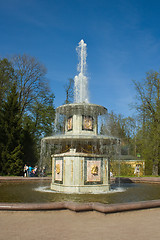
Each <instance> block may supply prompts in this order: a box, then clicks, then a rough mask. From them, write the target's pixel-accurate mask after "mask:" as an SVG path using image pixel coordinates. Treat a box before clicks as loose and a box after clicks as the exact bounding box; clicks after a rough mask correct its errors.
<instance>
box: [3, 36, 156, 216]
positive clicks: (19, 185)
mask: <svg viewBox="0 0 160 240" xmlns="http://www.w3.org/2000/svg"><path fill="white" fill-rule="evenodd" d="M77 51H78V54H79V58H80V62H79V65H78V71H79V74H78V76H76V77H75V79H74V80H75V97H74V103H73V104H67V105H62V106H60V107H58V108H57V109H56V113H57V117H56V122H57V124H56V126H57V131H58V132H59V133H57V134H56V135H53V136H50V137H46V138H43V139H42V148H41V149H42V151H41V155H42V158H43V157H44V158H45V161H46V159H48V157H49V158H50V156H51V155H52V182H51V189H50V186H49V185H48V184H50V179H48V180H47V179H46V178H21V177H19V178H16V177H14V178H12V177H11V179H10V177H9V179H8V180H7V179H6V178H5V177H4V179H3V178H1V179H0V210H53V209H55V210H58V209H71V210H74V211H85V210H95V211H99V212H103V213H110V212H121V211H128V210H138V209H146V208H153V207H154V208H155V207H160V200H159V199H160V188H159V184H160V179H159V178H130V179H129V180H130V181H129V182H130V183H124V185H121V187H122V188H123V189H121V190H120V189H119V190H118V191H117V187H116V184H111V190H110V176H109V175H110V174H109V172H110V171H109V161H110V158H111V156H112V154H113V153H115V152H118V151H119V145H120V144H119V139H116V138H112V137H109V136H104V135H100V131H99V129H100V128H101V124H103V122H102V123H101V120H102V119H103V118H102V119H101V117H102V116H103V115H105V114H106V113H107V109H106V108H105V107H103V106H99V105H96V104H91V103H89V99H88V88H87V85H88V82H87V77H86V55H87V54H86V44H85V43H84V41H83V40H81V41H80V43H79V46H78V48H77ZM41 160H42V159H41ZM41 166H43V165H41ZM44 179H45V181H44ZM37 180H38V181H37ZM39 181H40V184H39ZM142 183H143V184H142ZM155 183H157V184H155ZM158 183H159V184H158ZM113 185H115V186H114V187H115V188H114V187H113ZM54 190H55V191H54ZM109 190H110V191H109ZM108 191H109V192H108ZM70 193H72V194H70ZM80 193H81V194H80ZM94 193H96V194H94ZM135 201H137V202H135ZM97 202H98V203H97Z"/></svg>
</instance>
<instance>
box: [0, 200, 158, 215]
mask: <svg viewBox="0 0 160 240" xmlns="http://www.w3.org/2000/svg"><path fill="white" fill-rule="evenodd" d="M159 207H160V200H150V201H140V202H130V203H118V204H103V203H97V202H95V203H75V202H54V203H0V211H4V210H5V211H42V210H43V211H44V210H46V211H48V210H66V209H67V210H71V211H75V212H81V211H97V212H101V213H105V214H107V213H116V212H124V211H133V210H141V209H150V208H159Z"/></svg>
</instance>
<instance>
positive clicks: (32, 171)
mask: <svg viewBox="0 0 160 240" xmlns="http://www.w3.org/2000/svg"><path fill="white" fill-rule="evenodd" d="M37 170H38V167H37V166H35V167H34V168H33V167H31V166H27V164H25V165H24V177H37V176H38V172H37Z"/></svg>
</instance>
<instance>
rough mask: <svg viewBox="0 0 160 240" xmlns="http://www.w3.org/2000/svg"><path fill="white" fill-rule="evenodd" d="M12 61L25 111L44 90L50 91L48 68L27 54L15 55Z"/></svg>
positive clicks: (22, 108)
mask: <svg viewBox="0 0 160 240" xmlns="http://www.w3.org/2000/svg"><path fill="white" fill-rule="evenodd" d="M11 62H12V66H13V68H14V70H15V75H16V81H17V85H18V90H19V102H20V104H21V110H22V113H24V112H25V111H27V110H28V108H29V107H30V104H31V103H32V102H33V101H34V100H35V99H36V98H37V97H38V96H39V95H41V93H42V91H43V92H46V93H47V91H48V84H47V81H46V79H45V74H46V68H45V67H44V65H43V64H41V63H40V62H38V61H37V60H36V59H35V58H34V57H31V56H28V55H26V54H23V55H16V56H14V57H13V58H12V59H11Z"/></svg>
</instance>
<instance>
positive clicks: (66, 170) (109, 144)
mask: <svg viewBox="0 0 160 240" xmlns="http://www.w3.org/2000/svg"><path fill="white" fill-rule="evenodd" d="M77 52H78V56H79V64H78V71H79V74H78V75H77V76H75V78H74V103H73V104H65V105H62V106H60V107H58V108H57V109H56V116H57V117H56V122H57V123H58V126H59V129H61V130H63V131H62V133H61V134H56V135H54V136H50V137H45V138H44V139H43V142H45V143H47V144H49V145H52V149H54V154H53V155H52V183H51V189H52V190H56V191H59V192H66V193H95V192H107V191H109V190H110V176H109V159H110V153H111V150H113V149H114V148H115V147H116V146H117V142H118V140H117V139H116V138H113V137H108V136H104V135H100V134H99V133H98V129H99V128H100V126H99V122H100V121H99V117H100V116H103V115H105V114H106V113H107V109H106V108H105V107H103V106H100V105H96V104H91V103H89V99H88V81H87V77H86V56H87V52H86V43H84V41H83V40H81V41H80V42H79V46H78V47H77Z"/></svg>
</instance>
